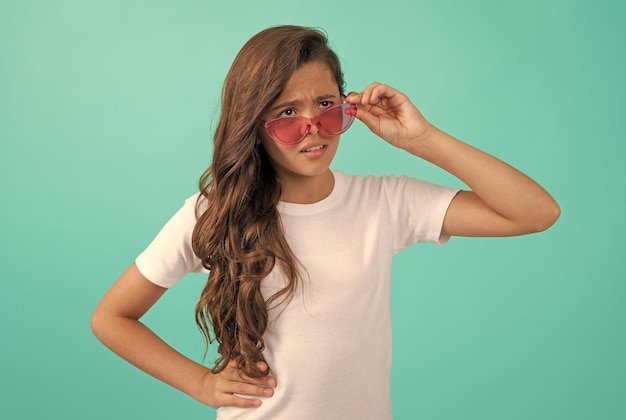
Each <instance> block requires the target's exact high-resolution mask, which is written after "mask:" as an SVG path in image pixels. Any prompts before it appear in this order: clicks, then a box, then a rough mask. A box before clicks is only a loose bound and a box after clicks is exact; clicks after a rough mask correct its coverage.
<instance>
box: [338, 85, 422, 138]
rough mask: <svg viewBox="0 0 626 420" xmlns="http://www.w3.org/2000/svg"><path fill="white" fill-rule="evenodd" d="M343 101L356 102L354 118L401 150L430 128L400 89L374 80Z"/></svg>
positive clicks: (351, 93)
mask: <svg viewBox="0 0 626 420" xmlns="http://www.w3.org/2000/svg"><path fill="white" fill-rule="evenodd" d="M346 102H348V103H352V104H357V105H358V109H357V111H356V114H355V115H356V117H357V118H358V119H359V120H361V121H362V122H363V123H364V124H365V125H366V126H367V127H368V128H369V129H370V130H371V131H372V132H373V133H374V134H376V135H377V136H379V137H381V138H382V139H384V140H385V141H387V142H389V143H390V144H392V145H394V146H396V147H399V148H401V149H407V147H409V145H411V144H415V142H419V141H421V139H423V138H425V137H426V136H427V135H428V134H429V132H430V131H431V130H432V126H431V125H430V123H429V122H428V121H426V119H425V118H424V117H423V116H422V114H421V113H420V112H419V110H418V109H417V108H416V107H415V105H413V103H412V102H411V101H410V100H409V98H408V97H407V96H406V95H405V94H403V93H402V92H400V91H398V90H396V89H394V88H392V87H391V86H387V85H384V84H382V83H378V82H374V83H372V84H370V85H369V86H367V87H366V88H365V89H364V90H363V91H362V92H361V93H357V92H350V93H349V94H348V96H347V97H346Z"/></svg>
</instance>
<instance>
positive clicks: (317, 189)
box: [279, 169, 335, 204]
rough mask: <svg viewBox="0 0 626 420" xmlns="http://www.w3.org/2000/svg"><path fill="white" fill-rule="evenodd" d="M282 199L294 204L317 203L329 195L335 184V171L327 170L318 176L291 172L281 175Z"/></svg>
mask: <svg viewBox="0 0 626 420" xmlns="http://www.w3.org/2000/svg"><path fill="white" fill-rule="evenodd" d="M279 178H280V182H281V195H280V201H284V202H286V203H294V204H312V203H317V202H318V201H321V200H323V199H325V198H326V197H328V196H329V195H330V193H331V192H332V191H333V187H334V186H335V177H334V176H333V173H332V172H331V171H330V169H329V170H327V171H326V172H325V173H323V174H321V175H318V176H300V175H294V174H291V175H289V176H287V175H282V176H280V175H279Z"/></svg>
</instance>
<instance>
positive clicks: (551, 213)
mask: <svg viewBox="0 0 626 420" xmlns="http://www.w3.org/2000/svg"><path fill="white" fill-rule="evenodd" d="M560 216H561V207H560V206H559V205H558V203H557V202H556V201H554V200H552V202H551V203H550V205H548V206H545V207H544V208H543V211H542V212H541V215H540V216H538V217H536V218H535V224H534V226H533V232H543V231H545V230H547V229H548V228H550V227H551V226H552V225H554V224H555V223H556V221H557V220H558V219H559V217H560Z"/></svg>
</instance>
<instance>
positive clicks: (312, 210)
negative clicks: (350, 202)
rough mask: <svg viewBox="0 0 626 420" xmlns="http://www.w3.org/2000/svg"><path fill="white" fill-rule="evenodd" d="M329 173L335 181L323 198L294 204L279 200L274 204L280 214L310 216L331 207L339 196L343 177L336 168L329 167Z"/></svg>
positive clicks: (342, 185)
mask: <svg viewBox="0 0 626 420" xmlns="http://www.w3.org/2000/svg"><path fill="white" fill-rule="evenodd" d="M331 173H332V174H333V178H334V180H335V182H334V185H333V189H332V191H331V192H330V194H328V195H327V196H326V197H325V198H323V199H321V200H320V201H316V202H315V203H310V204H296V203H287V202H285V201H279V202H278V204H277V205H276V208H277V209H278V211H279V212H280V213H282V214H291V215H296V216H310V215H313V214H317V213H321V212H323V211H326V210H328V209H330V208H331V207H333V206H334V205H335V204H337V202H338V201H339V199H340V198H341V194H342V192H343V187H344V179H343V176H342V173H341V172H339V171H337V170H334V169H331Z"/></svg>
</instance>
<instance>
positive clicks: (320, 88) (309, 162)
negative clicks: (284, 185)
mask: <svg viewBox="0 0 626 420" xmlns="http://www.w3.org/2000/svg"><path fill="white" fill-rule="evenodd" d="M341 102H342V99H341V93H340V92H339V87H338V86H337V82H336V81H335V79H334V78H333V75H332V73H331V71H330V69H329V68H328V66H327V65H326V64H323V63H318V62H312V63H307V64H304V65H302V66H301V67H300V68H299V69H298V70H296V71H295V72H294V73H293V75H292V76H291V78H290V79H289V81H288V82H287V85H286V86H285V89H284V90H283V92H282V94H281V95H280V97H279V98H278V99H277V100H276V101H275V102H274V103H273V104H272V105H270V107H269V110H268V111H267V112H266V113H265V114H263V115H262V119H263V120H264V121H269V120H272V119H274V118H289V117H292V116H298V115H299V116H304V117H308V118H312V117H314V116H316V115H318V114H319V113H320V112H322V111H324V110H325V109H326V108H330V107H331V106H333V105H339V104H340V103H341ZM259 135H260V137H261V143H262V144H263V147H265V150H266V151H267V154H268V155H269V158H270V161H271V163H272V166H273V167H274V170H275V171H276V173H277V175H278V177H279V178H280V179H281V181H283V182H286V181H287V182H288V181H289V179H293V178H294V177H296V178H297V177H316V176H320V175H324V174H326V172H327V171H328V170H329V166H330V163H331V162H332V160H333V157H334V156H335V152H336V151H337V146H338V144H339V136H338V135H336V136H331V135H325V134H323V133H321V132H319V131H318V129H317V127H313V128H312V129H311V132H310V133H309V135H308V136H307V137H306V138H305V139H304V140H303V141H302V142H300V143H298V144H295V145H283V144H279V143H277V142H275V141H274V140H273V139H272V138H271V137H270V136H269V134H267V132H266V131H265V129H263V128H259Z"/></svg>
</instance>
